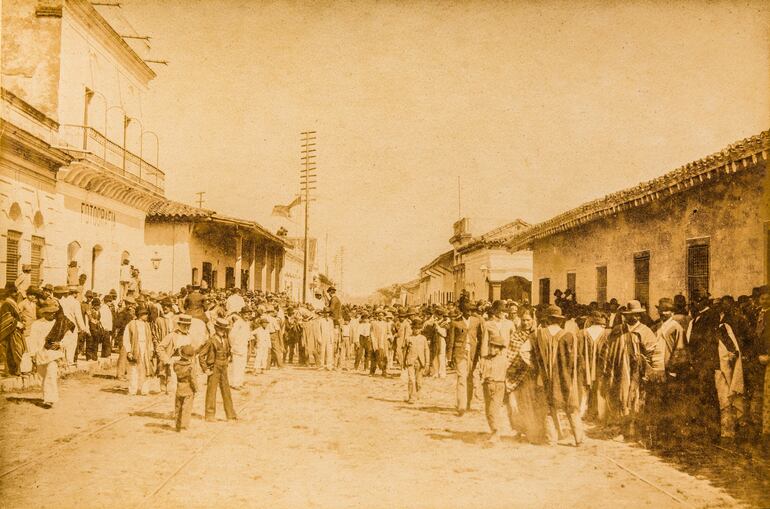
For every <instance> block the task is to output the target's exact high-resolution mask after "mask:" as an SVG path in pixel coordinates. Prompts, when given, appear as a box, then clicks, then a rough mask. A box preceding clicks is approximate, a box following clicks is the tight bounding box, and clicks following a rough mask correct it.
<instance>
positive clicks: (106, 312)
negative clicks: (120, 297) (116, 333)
mask: <svg viewBox="0 0 770 509" xmlns="http://www.w3.org/2000/svg"><path fill="white" fill-rule="evenodd" d="M99 322H101V324H102V327H103V328H104V330H106V331H107V332H111V331H112V310H111V309H110V306H108V305H107V304H104V303H102V305H101V306H99Z"/></svg>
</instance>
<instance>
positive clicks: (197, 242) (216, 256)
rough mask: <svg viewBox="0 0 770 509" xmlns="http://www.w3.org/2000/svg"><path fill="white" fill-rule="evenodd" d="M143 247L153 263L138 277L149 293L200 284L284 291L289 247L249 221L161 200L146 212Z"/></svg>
mask: <svg viewBox="0 0 770 509" xmlns="http://www.w3.org/2000/svg"><path fill="white" fill-rule="evenodd" d="M143 243H144V245H145V246H146V249H147V251H148V253H149V254H150V261H151V263H152V268H151V269H150V270H148V271H147V272H146V273H144V277H143V278H142V282H143V286H144V287H145V288H146V289H148V290H158V291H161V290H165V291H169V290H173V291H178V290H179V289H180V288H182V287H184V286H185V285H188V284H197V283H201V282H202V281H206V283H207V284H208V286H209V287H210V288H234V287H235V288H242V289H244V290H250V291H255V290H260V291H263V292H279V291H283V290H284V289H285V288H286V285H285V281H284V276H283V271H284V254H285V250H286V249H287V248H288V247H290V244H289V243H288V242H287V241H286V240H285V239H284V238H283V237H279V236H277V235H274V234H272V233H270V232H268V231H267V230H265V229H264V228H263V227H262V226H260V225H259V224H257V223H255V222H252V221H248V220H244V219H237V218H233V217H229V216H223V215H221V214H218V213H216V212H214V211H212V210H207V209H201V208H195V207H190V206H189V205H185V204H183V203H178V202H172V201H164V202H160V203H156V204H154V205H153V206H152V207H151V208H150V210H149V212H148V214H147V222H146V225H145V232H144V240H143Z"/></svg>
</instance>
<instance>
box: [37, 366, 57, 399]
mask: <svg viewBox="0 0 770 509" xmlns="http://www.w3.org/2000/svg"><path fill="white" fill-rule="evenodd" d="M37 372H38V374H39V375H40V378H42V379H43V403H56V402H57V401H59V380H58V378H59V363H57V362H56V361H53V362H49V363H48V364H38V366H37Z"/></svg>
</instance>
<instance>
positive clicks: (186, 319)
mask: <svg viewBox="0 0 770 509" xmlns="http://www.w3.org/2000/svg"><path fill="white" fill-rule="evenodd" d="M176 323H177V325H192V316H190V315H185V314H182V315H179V317H178V318H177V319H176Z"/></svg>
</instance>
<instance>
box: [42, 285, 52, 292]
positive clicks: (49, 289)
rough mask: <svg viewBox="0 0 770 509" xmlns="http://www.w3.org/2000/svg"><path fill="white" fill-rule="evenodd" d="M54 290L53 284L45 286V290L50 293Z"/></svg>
mask: <svg viewBox="0 0 770 509" xmlns="http://www.w3.org/2000/svg"><path fill="white" fill-rule="evenodd" d="M53 288H54V286H53V285H52V284H51V283H48V284H46V285H43V290H47V291H49V292H53Z"/></svg>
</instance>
